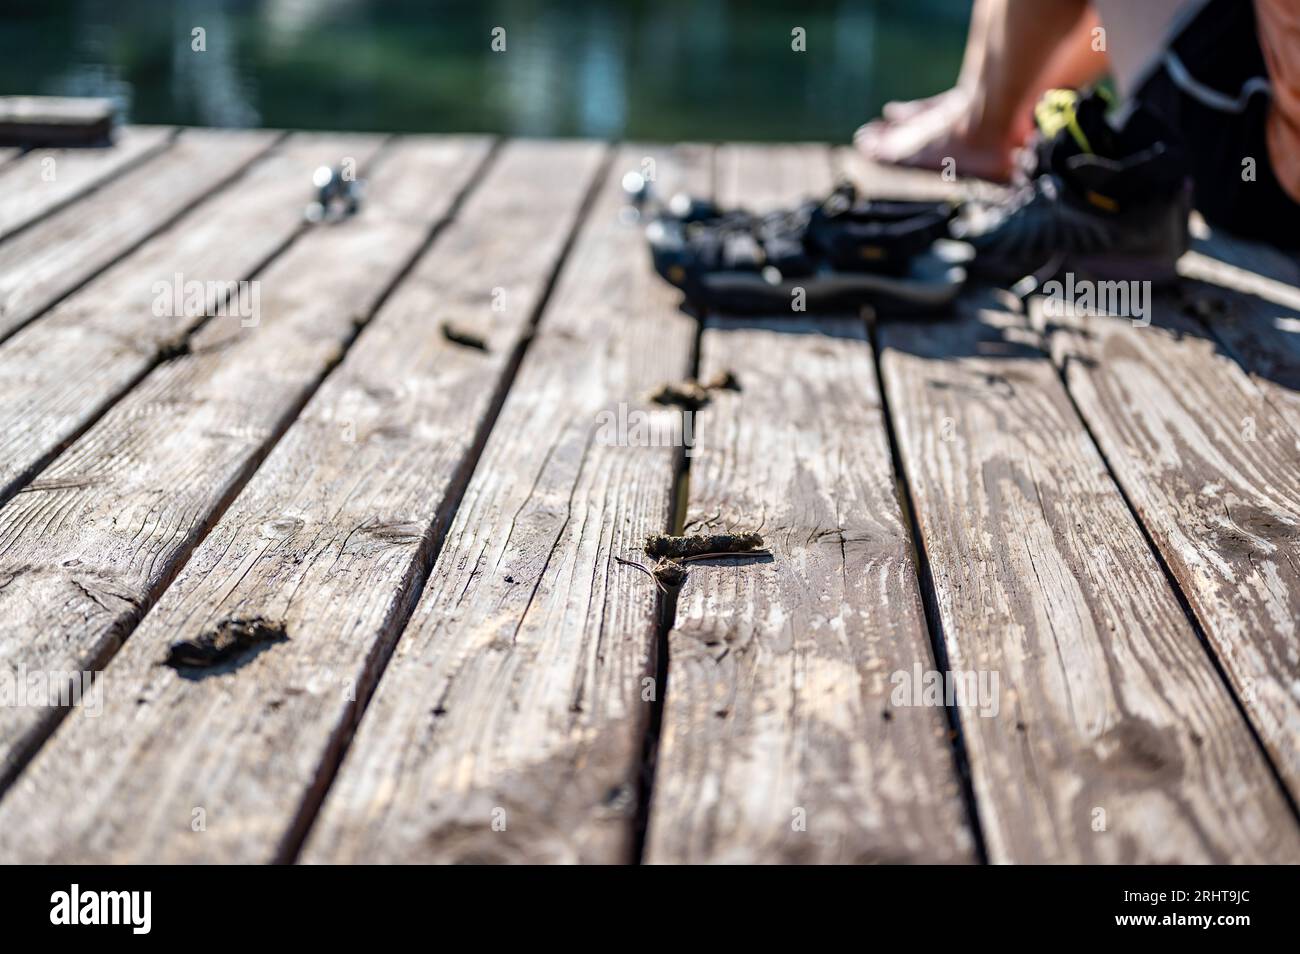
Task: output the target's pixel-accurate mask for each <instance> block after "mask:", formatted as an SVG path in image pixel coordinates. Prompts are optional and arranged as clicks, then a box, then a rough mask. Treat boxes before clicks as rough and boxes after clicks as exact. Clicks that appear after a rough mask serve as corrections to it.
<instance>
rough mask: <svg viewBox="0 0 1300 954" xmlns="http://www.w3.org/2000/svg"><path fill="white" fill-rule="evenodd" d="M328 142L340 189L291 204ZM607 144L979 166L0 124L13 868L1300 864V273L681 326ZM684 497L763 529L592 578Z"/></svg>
mask: <svg viewBox="0 0 1300 954" xmlns="http://www.w3.org/2000/svg"><path fill="white" fill-rule="evenodd" d="M345 163H352V164H355V167H356V168H357V170H358V174H359V175H360V177H361V178H363V179H365V180H366V192H365V201H364V205H363V207H362V210H361V212H360V214H358V215H356V216H354V217H351V218H348V219H345V220H343V221H339V222H335V223H321V224H315V225H311V224H308V223H306V222H305V221H304V214H303V213H304V206H305V205H306V204H307V202H308V201H309V200H310V199H311V197H312V191H311V187H310V182H311V174H312V171H313V170H314V169H315V168H316V167H318V166H320V165H330V166H336V165H339V164H345ZM629 171H637V172H651V173H652V174H653V177H654V179H655V184H656V186H657V188H658V189H659V191H660V192H662V193H671V192H672V191H675V190H676V189H678V188H681V189H687V190H691V191H695V192H697V193H700V194H704V195H712V196H714V197H716V198H717V199H719V200H721V201H722V202H724V203H727V204H736V203H743V204H747V205H751V206H757V207H773V206H777V205H781V204H788V203H790V202H792V201H794V200H796V199H798V198H800V197H803V196H805V195H808V194H812V193H818V192H823V191H825V190H826V189H827V188H828V187H829V186H830V185H831V183H832V182H833V181H834V179H835V178H837V177H840V176H846V175H847V176H851V177H853V178H855V179H856V180H857V181H858V182H859V184H860V186H861V187H862V188H863V189H865V190H867V191H871V192H875V193H877V194H895V195H897V194H907V195H934V194H952V193H953V192H954V191H957V192H960V191H962V190H965V189H969V188H973V186H966V185H964V184H961V183H956V184H954V183H945V182H941V181H940V180H939V179H938V178H937V177H931V176H929V175H925V174H920V173H901V172H896V171H889V170H881V169H873V168H867V167H865V166H864V165H863V164H862V163H861V162H860V161H859V160H858V159H857V158H856V157H855V156H854V155H853V154H851V153H850V152H849V151H848V150H844V149H839V148H835V147H829V146H823V145H810V144H798V145H778V146H756V145H744V144H736V145H731V144H728V145H720V146H702V145H683V146H673V147H668V146H648V145H616V146H608V145H606V144H603V143H595V142H582V141H563V142H560V141H525V140H508V141H496V140H491V139H487V138H475V137H441V136H409V137H386V136H376V135H361V134H355V135H354V134H335V133H321V134H305V133H293V134H280V133H275V132H266V131H252V132H222V131H209V130H191V129H186V130H172V129H159V128H149V127H131V128H127V129H125V130H124V131H122V132H121V133H120V134H119V137H118V141H117V144H116V145H115V146H113V147H112V148H106V149H96V150H74V149H68V150H57V149H56V150H53V151H50V150H36V151H29V152H26V153H20V152H18V151H16V150H5V151H0V395H2V396H3V400H0V699H2V700H3V701H4V702H5V704H4V705H0V862H56V861H57V862H200V861H201V862H291V861H299V862H307V863H320V862H324V863H329V862H476V861H486V862H598V863H626V862H637V861H642V862H647V863H674V862H887V863H889V862H957V863H971V862H981V861H987V862H994V863H1003V862H1054V863H1055V862H1083V863H1155V862H1237V863H1253V862H1293V863H1294V862H1300V821H1298V820H1297V814H1296V800H1297V799H1300V263H1297V262H1296V261H1294V260H1292V259H1290V258H1287V257H1285V256H1283V255H1281V254H1279V253H1277V252H1275V251H1271V250H1268V249H1263V248H1259V247H1254V246H1250V245H1247V244H1244V243H1240V242H1236V241H1233V240H1230V239H1228V238H1226V237H1222V236H1210V235H1204V236H1202V237H1201V238H1200V240H1199V241H1198V245H1197V249H1196V250H1195V251H1193V252H1191V253H1189V254H1188V256H1187V257H1186V259H1185V260H1184V263H1183V268H1182V270H1183V272H1184V274H1185V275H1186V276H1187V277H1186V280H1185V282H1184V284H1183V287H1182V288H1181V289H1180V290H1179V292H1178V293H1177V294H1163V295H1157V296H1156V297H1155V299H1154V301H1153V307H1152V313H1151V315H1150V319H1151V320H1150V324H1149V326H1148V325H1145V323H1143V322H1134V321H1132V320H1129V319H1123V318H1118V317H1109V316H1103V315H1097V314H1092V315H1081V314H1078V313H1067V314H1064V315H1062V314H1060V313H1059V312H1060V309H1049V308H1046V307H1044V304H1043V302H1042V301H1041V300H1031V301H1030V302H1029V303H1028V305H1027V306H1023V305H1022V304H1021V303H1020V302H1018V301H1017V300H1015V299H1012V298H1011V297H1010V296H1009V295H997V294H994V293H991V292H988V291H975V290H973V291H972V292H970V293H969V294H968V295H967V296H965V297H964V299H963V300H962V301H961V302H960V303H959V304H958V305H957V306H956V307H955V308H954V309H953V313H952V315H951V316H949V317H948V318H947V319H945V320H939V321H935V320H930V321H899V320H892V319H890V318H889V316H883V315H882V316H871V315H868V316H857V315H843V316H837V317H831V318H812V317H808V316H804V315H790V316H772V317H771V318H763V319H757V320H755V319H744V320H741V319H736V318H728V317H726V316H720V315H706V316H703V317H702V319H699V320H697V318H696V317H695V316H692V315H689V314H686V313H685V312H683V311H682V310H681V308H680V307H679V306H680V296H679V295H678V294H677V293H676V292H675V291H674V290H673V289H672V288H671V287H669V286H667V285H666V284H664V283H663V282H661V281H660V280H659V279H658V278H656V277H655V275H654V274H653V272H652V270H651V268H650V262H649V256H648V253H647V251H646V248H645V242H644V238H643V236H642V234H641V231H640V228H639V224H638V223H637V222H636V221H635V220H634V216H632V215H630V214H629V209H628V208H627V207H626V204H625V199H624V194H623V191H622V188H621V185H620V183H621V181H622V179H623V177H624V175H625V174H626V173H627V172H629ZM240 283H245V284H240ZM250 305H251V306H252V307H251V308H250V307H248V306H250ZM727 371H729V372H731V373H732V374H734V375H735V378H736V379H737V381H738V384H739V387H738V389H734V390H732V389H723V390H718V391H715V392H713V393H712V395H711V399H710V400H709V402H708V403H707V404H706V405H705V406H704V407H702V408H701V409H699V410H698V411H696V412H694V413H693V415H692V416H691V417H690V418H688V419H686V420H685V421H683V420H682V419H681V418H679V417H677V416H676V415H677V412H675V411H672V410H670V409H665V408H662V407H658V406H657V405H655V404H653V403H651V402H650V401H649V400H648V395H649V394H650V393H651V392H652V391H653V390H654V389H655V388H656V387H658V386H660V385H663V384H665V383H671V382H677V381H681V380H684V379H688V378H700V379H703V378H706V377H708V376H711V375H713V374H715V373H718V372H727ZM620 420H621V421H624V422H626V421H628V420H635V421H637V422H650V423H652V424H654V425H656V426H662V425H669V424H677V425H680V426H679V431H680V433H681V435H682V440H680V441H659V440H647V439H644V434H645V433H646V431H645V429H644V428H642V429H639V430H638V429H637V428H636V427H631V428H622V429H620V428H614V429H613V430H612V431H611V430H609V429H608V428H607V426H606V425H608V423H609V422H610V421H620ZM687 423H689V427H687ZM688 430H689V440H688V439H687V431H688ZM611 433H613V434H614V438H613V439H610V434H611ZM638 435H642V436H641V437H638ZM687 445H689V446H687ZM680 528H685V529H686V530H687V531H688V532H697V531H699V532H705V531H707V532H722V531H731V530H756V531H758V532H760V533H761V534H763V536H764V539H765V541H766V544H767V546H768V547H769V548H770V550H771V555H770V556H767V557H762V558H748V559H719V560H705V561H700V562H697V563H693V564H691V565H690V569H689V575H688V577H687V580H686V583H685V584H684V586H683V587H682V588H681V590H680V592H679V593H676V594H673V593H671V592H668V593H661V592H660V590H659V588H658V587H657V586H656V585H655V584H654V582H653V581H652V580H651V579H650V578H649V577H648V576H647V574H645V573H643V572H640V571H639V570H638V569H637V568H636V567H633V566H628V565H627V564H626V563H624V562H620V560H624V561H631V562H634V563H635V562H639V561H643V560H645V557H644V555H643V554H642V553H641V547H642V544H643V542H644V540H645V538H646V536H647V535H648V534H650V533H653V532H662V531H672V530H675V529H680ZM236 633H242V634H244V636H245V637H247V638H248V640H249V642H248V644H247V645H244V644H240V645H239V646H237V647H236V649H237V650H238V651H236V652H233V653H231V654H226V655H221V656H220V661H219V662H218V663H216V664H213V665H209V666H188V667H187V666H173V665H168V664H167V660H168V659H169V653H170V652H171V647H172V646H173V645H174V644H176V643H178V642H180V641H187V640H188V641H192V642H193V643H195V644H196V645H200V646H206V645H207V644H206V643H205V640H207V641H209V642H210V641H211V640H213V639H216V640H217V641H218V642H219V641H220V640H221V639H223V638H229V639H232V640H233V639H235V636H234V635H232V634H236ZM250 634H251V635H250ZM208 648H211V647H208ZM948 672H951V673H952V674H955V678H949V679H947V680H945V679H944V678H943V674H944V673H948ZM83 673H89V674H93V681H92V677H91V676H86V677H84V678H83V677H82V676H81V674H83ZM960 679H966V680H968V681H967V682H966V683H965V685H966V687H967V689H968V690H972V689H973V688H978V689H979V690H980V691H978V692H974V693H973V694H972V692H971V691H968V692H967V693H966V694H965V695H964V696H962V695H960V694H959V695H957V696H956V697H955V698H954V697H953V696H952V694H951V693H946V692H945V691H944V690H945V689H946V688H947V687H949V686H951V685H953V684H954V682H955V681H956V680H960ZM6 680H7V682H6ZM55 684H58V685H60V686H61V687H62V688H65V689H68V688H69V686H74V687H77V688H79V689H80V690H81V691H82V693H83V695H82V697H81V698H80V700H79V701H78V700H76V699H72V698H62V699H59V698H56V699H46V700H44V701H42V700H40V699H37V698H35V697H34V696H35V695H39V692H38V689H36V688H33V687H40V686H52V685H55ZM6 686H7V687H8V690H7V696H6V695H4V690H5V687H6ZM936 686H937V687H938V688H937V690H936V692H935V693H933V694H932V693H931V692H930V690H931V689H934V688H935V687H936ZM70 691H71V690H70ZM70 702H76V703H77V704H75V705H68V704H65V703H70Z"/></svg>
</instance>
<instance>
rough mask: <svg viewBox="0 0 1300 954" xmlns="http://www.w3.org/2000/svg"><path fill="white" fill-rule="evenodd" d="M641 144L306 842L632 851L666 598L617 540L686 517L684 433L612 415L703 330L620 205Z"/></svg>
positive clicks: (620, 160)
mask: <svg viewBox="0 0 1300 954" xmlns="http://www.w3.org/2000/svg"><path fill="white" fill-rule="evenodd" d="M646 156H647V153H646V151H645V150H641V149H637V148H634V147H626V148H625V149H623V150H622V151H621V153H620V154H619V155H618V156H617V157H616V159H615V162H614V164H613V166H612V168H611V170H610V173H609V175H608V177H607V181H606V182H605V184H604V186H603V188H602V191H601V193H600V195H599V197H598V199H597V201H596V202H595V205H594V207H593V209H592V212H591V214H590V216H589V218H588V221H587V224H586V227H585V228H584V230H583V232H582V234H581V235H580V236H579V238H578V241H577V243H576V245H575V247H574V249H573V252H572V253H571V255H570V257H569V261H568V263H567V265H566V267H565V271H564V274H563V275H562V276H561V279H560V283H559V285H558V287H557V289H556V292H555V295H554V296H553V298H552V300H551V302H550V303H549V305H548V306H547V309H546V312H545V314H544V315H543V317H542V320H541V323H540V325H539V327H538V331H537V336H536V338H535V339H534V341H533V343H532V345H531V347H530V349H529V351H528V354H527V356H526V358H525V360H524V362H523V364H522V366H521V368H520V371H519V374H518V377H517V378H516V380H515V383H514V385H513V386H512V387H511V390H510V394H509V396H508V398H507V400H506V403H505V405H504V407H503V408H502V412H501V416H500V418H499V419H498V420H497V423H496V426H495V427H494V428H493V431H492V435H491V438H490V439H489V441H488V443H487V445H486V447H485V449H484V453H483V456H482V458H481V459H480V461H479V465H478V467H477V468H476V470H475V473H474V478H473V480H472V481H471V482H470V484H469V486H468V488H467V490H466V493H465V496H464V499H463V500H462V502H461V506H460V508H459V510H458V512H457V515H456V520H455V522H454V523H453V525H452V527H451V529H450V531H449V533H448V537H447V543H446V546H445V547H444V549H443V551H442V554H441V555H440V557H439V559H438V562H437V564H436V566H435V567H434V570H433V572H432V574H431V575H430V578H429V582H428V585H427V586H426V588H425V593H424V596H423V598H422V599H421V602H420V605H419V607H418V608H417V610H416V612H415V614H414V616H413V617H412V620H411V623H410V625H409V626H408V627H407V630H406V632H405V633H404V634H403V636H402V639H401V642H400V643H399V644H398V647H397V650H396V652H395V653H394V655H393V658H392V660H391V662H390V664H389V666H388V667H387V669H386V670H385V672H384V676H383V679H382V680H381V682H380V685H379V688H378V690H377V691H376V693H375V697H374V698H373V699H372V700H371V703H370V706H369V707H368V708H367V710H366V716H365V719H364V720H363V721H362V725H361V728H360V730H359V731H358V734H357V736H356V738H355V740H354V741H353V744H352V746H351V748H350V750H349V752H348V756H347V759H346V760H345V762H344V764H343V767H342V769H341V771H340V773H339V776H338V778H337V780H336V781H335V784H334V786H333V788H332V789H331V791H330V795H329V797H328V798H327V799H326V801H325V804H324V806H323V807H322V811H321V815H320V818H319V820H318V821H317V823H316V825H315V827H314V828H313V830H312V833H311V837H310V839H309V840H308V842H307V844H306V846H305V848H304V852H303V859H304V860H305V861H308V862H355V861H400V862H412V861H438V862H452V861H460V862H465V861H473V860H480V861H502V862H577V861H582V862H605V863H610V862H624V861H629V860H631V858H632V848H633V843H634V831H633V828H634V822H635V816H636V810H637V787H638V782H639V779H640V772H641V756H642V747H643V743H644V734H645V731H646V729H647V725H648V720H649V716H650V710H651V706H652V701H653V698H655V697H657V693H655V694H653V695H650V696H647V695H646V694H645V693H646V689H647V686H649V688H651V689H654V688H655V687H654V685H653V679H654V675H655V657H656V645H655V643H656V635H657V625H658V612H657V604H656V598H655V590H654V587H653V586H652V585H650V584H649V582H648V581H647V579H646V578H645V577H644V576H643V575H642V574H640V573H638V572H636V571H635V570H632V569H630V568H627V567H622V566H620V565H618V564H617V563H615V561H614V557H616V556H631V557H635V556H636V554H635V553H634V552H633V551H634V550H635V548H637V547H638V546H640V544H641V542H642V541H643V540H644V538H645V535H646V533H648V532H651V531H662V530H664V529H666V528H667V527H668V526H669V523H670V521H671V518H672V500H673V493H672V488H673V476H674V467H675V462H676V460H677V457H678V455H679V453H680V450H679V449H678V448H675V447H670V446H648V445H639V444H638V443H637V442H636V441H634V440H632V441H630V442H618V441H609V440H606V439H604V438H602V437H601V436H600V435H601V432H600V429H599V427H598V424H599V422H601V420H602V417H601V415H602V414H603V413H605V412H610V413H614V414H617V413H618V412H619V409H620V407H622V408H625V409H626V410H627V411H628V415H629V420H631V419H633V418H632V417H631V415H632V414H634V413H643V412H646V411H648V410H651V408H650V407H649V406H648V405H647V404H646V403H645V395H646V393H647V392H648V391H650V390H651V389H652V388H654V387H655V386H657V385H659V384H661V383H663V382H664V381H666V380H676V379H679V378H681V377H683V376H685V375H686V374H687V373H689V370H690V363H691V360H692V351H693V349H694V340H695V325H694V322H693V321H692V320H691V319H689V318H688V317H686V316H685V315H683V314H681V313H680V312H679V311H678V310H677V308H676V302H677V299H678V295H677V294H676V293H675V292H674V291H673V290H672V289H671V288H670V287H668V286H667V285H666V284H664V283H662V282H661V281H659V279H658V278H657V277H655V276H654V274H653V272H652V270H651V268H650V263H649V256H648V255H647V254H646V250H645V240H644V238H643V237H642V235H641V230H640V229H639V228H636V227H635V226H634V225H631V224H629V223H627V222H625V221H622V220H621V219H620V206H621V203H622V197H621V195H620V188H619V181H620V179H621V177H622V176H623V174H624V173H625V172H626V171H627V170H628V169H636V168H644V167H643V166H642V160H643V159H644V158H646ZM649 156H650V158H653V159H654V160H655V169H656V176H657V182H658V183H659V184H660V185H661V186H664V187H667V186H672V187H673V188H676V187H684V188H687V189H690V190H691V191H693V192H695V193H697V194H699V193H703V194H708V192H709V191H710V183H709V178H710V176H709V158H710V153H709V151H708V150H701V149H689V148H687V147H683V148H682V150H681V151H680V152H678V153H677V154H675V155H673V154H668V153H665V152H663V151H661V150H660V151H654V152H651V153H649ZM674 183H675V185H674ZM669 413H670V412H668V411H665V410H660V411H658V413H657V418H656V419H657V420H659V421H660V422H661V423H663V422H664V421H665V420H666V418H667V416H668V415H669ZM646 680H651V682H650V683H649V684H647V683H646ZM498 819H500V821H501V822H503V823H504V829H501V830H498V829H497V828H496V827H494V825H493V823H494V821H496V820H498Z"/></svg>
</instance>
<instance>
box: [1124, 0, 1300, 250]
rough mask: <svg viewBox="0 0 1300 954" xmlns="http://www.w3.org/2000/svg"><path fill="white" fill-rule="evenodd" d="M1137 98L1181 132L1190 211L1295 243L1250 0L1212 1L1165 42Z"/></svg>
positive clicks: (1294, 213)
mask: <svg viewBox="0 0 1300 954" xmlns="http://www.w3.org/2000/svg"><path fill="white" fill-rule="evenodd" d="M1137 99H1139V100H1140V101H1141V102H1142V103H1144V104H1145V105H1147V106H1148V107H1150V108H1151V109H1153V110H1154V111H1156V112H1158V113H1160V114H1161V116H1163V118H1164V119H1165V120H1166V121H1167V122H1168V123H1170V125H1172V126H1173V127H1174V129H1175V130H1177V131H1178V132H1179V134H1180V135H1181V136H1182V137H1183V142H1184V145H1185V147H1186V150H1187V157H1188V161H1189V163H1190V166H1191V174H1192V180H1193V184H1194V188H1195V201H1196V208H1197V209H1198V210H1200V213H1201V214H1202V215H1203V216H1205V220H1206V221H1207V222H1209V223H1210V224H1211V225H1212V226H1217V227H1219V228H1222V229H1226V230H1228V231H1229V232H1233V233H1236V234H1238V235H1241V236H1243V237H1246V238H1254V239H1261V240H1263V241H1266V242H1271V243H1272V244H1274V245H1280V246H1283V247H1286V248H1296V247H1300V203H1297V202H1296V201H1295V200H1294V199H1292V198H1291V196H1290V195H1289V194H1288V193H1287V192H1286V190H1284V189H1283V188H1282V186H1281V184H1280V183H1279V182H1278V181H1277V177H1276V176H1275V175H1274V173H1273V164H1272V162H1271V161H1270V159H1269V155H1268V141H1267V138H1266V135H1265V130H1266V128H1267V127H1266V123H1267V119H1268V110H1269V104H1270V102H1271V99H1272V94H1271V87H1270V85H1269V80H1268V69H1267V67H1266V65H1265V62H1264V54H1263V51H1262V50H1261V49H1260V45H1259V35H1258V32H1257V29H1256V22H1255V5H1254V3H1252V2H1251V0H1210V2H1208V3H1206V4H1205V5H1204V6H1203V7H1202V8H1201V9H1200V10H1199V12H1197V13H1196V14H1195V15H1194V16H1193V17H1192V18H1191V20H1189V21H1188V22H1187V24H1186V25H1185V26H1184V27H1183V28H1182V29H1180V30H1179V31H1178V32H1177V34H1176V35H1175V37H1174V39H1173V40H1172V41H1171V42H1170V43H1169V45H1168V47H1167V49H1166V51H1165V53H1164V55H1163V58H1162V60H1161V61H1160V63H1159V64H1158V65H1157V66H1156V68H1155V70H1154V72H1153V73H1152V74H1151V75H1150V76H1149V77H1148V78H1147V79H1146V80H1145V81H1144V82H1143V83H1142V85H1141V86H1140V87H1139V88H1138V91H1137Z"/></svg>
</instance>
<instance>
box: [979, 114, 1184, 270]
mask: <svg viewBox="0 0 1300 954" xmlns="http://www.w3.org/2000/svg"><path fill="white" fill-rule="evenodd" d="M1107 106H1108V104H1107V101H1106V99H1105V98H1104V97H1103V96H1102V95H1100V94H1098V93H1093V94H1091V95H1089V96H1085V97H1082V98H1080V97H1078V95H1077V94H1074V93H1072V92H1069V91H1065V90H1052V91H1049V93H1048V94H1047V95H1046V96H1045V97H1044V101H1043V102H1041V103H1040V104H1039V106H1038V107H1037V108H1036V109H1035V121H1036V123H1037V125H1038V137H1037V140H1036V141H1035V143H1034V144H1033V146H1032V147H1031V149H1030V150H1029V152H1028V155H1029V157H1030V159H1029V163H1028V165H1027V167H1026V169H1025V175H1026V178H1027V179H1028V182H1026V183H1025V184H1024V185H1023V186H1022V187H1021V189H1020V191H1019V192H1018V194H1016V195H1015V196H1013V197H1012V198H1011V199H1010V200H1008V201H1007V202H1006V203H1004V204H1002V205H1000V206H994V207H992V208H991V209H990V210H988V214H987V218H986V221H984V222H980V221H978V220H977V219H976V220H968V221H966V222H962V223H957V224H956V225H955V226H954V233H955V234H957V235H958V236H959V237H962V238H965V239H966V241H968V242H970V243H971V245H972V246H973V247H974V249H975V260H974V263H973V265H972V269H971V270H972V272H973V273H974V274H976V275H979V276H980V277H983V278H987V279H991V280H994V281H1003V282H1014V281H1017V280H1019V279H1021V278H1023V277H1025V276H1027V275H1036V276H1038V277H1039V278H1040V279H1045V278H1049V277H1051V275H1053V274H1057V273H1061V272H1066V271H1072V272H1077V273H1079V274H1083V275H1089V276H1091V277H1095V278H1100V279H1127V280H1150V281H1154V282H1160V283H1164V282H1168V281H1171V280H1173V279H1174V278H1175V277H1176V271H1175V264H1176V263H1177V261H1178V258H1179V257H1180V256H1181V255H1182V254H1183V252H1185V251H1186V250H1187V247H1188V243H1189V234H1188V215H1189V214H1190V212H1191V188H1190V182H1189V179H1188V176H1187V164H1186V160H1185V157H1184V155H1183V153H1182V150H1181V149H1180V147H1179V146H1178V145H1177V140H1176V137H1174V135H1173V134H1172V133H1171V132H1170V131H1169V130H1168V129H1167V127H1165V125H1164V124H1163V123H1162V122H1161V121H1160V120H1159V119H1158V118H1157V117H1156V116H1155V115H1154V114H1152V113H1151V112H1150V111H1148V110H1145V109H1143V108H1141V107H1137V108H1135V109H1133V110H1132V111H1130V112H1129V113H1128V114H1127V115H1126V116H1124V117H1123V118H1122V121H1120V122H1119V123H1112V122H1111V121H1110V120H1109V119H1107V117H1106V109H1107Z"/></svg>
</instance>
